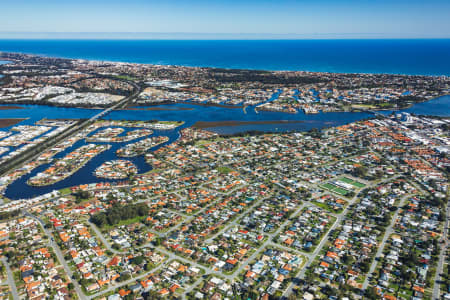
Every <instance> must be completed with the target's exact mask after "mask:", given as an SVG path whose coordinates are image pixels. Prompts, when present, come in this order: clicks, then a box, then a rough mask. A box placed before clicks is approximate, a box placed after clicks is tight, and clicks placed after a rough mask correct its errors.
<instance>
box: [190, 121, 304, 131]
mask: <svg viewBox="0 0 450 300" xmlns="http://www.w3.org/2000/svg"><path fill="white" fill-rule="evenodd" d="M292 123H294V124H295V123H304V121H296V120H274V121H211V122H206V121H197V122H195V124H194V125H192V127H194V128H198V129H204V128H213V127H222V126H231V127H232V126H242V125H267V124H292Z"/></svg>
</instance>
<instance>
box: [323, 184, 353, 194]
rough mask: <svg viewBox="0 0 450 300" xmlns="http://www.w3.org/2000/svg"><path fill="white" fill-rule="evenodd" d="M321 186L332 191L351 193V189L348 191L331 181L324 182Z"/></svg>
mask: <svg viewBox="0 0 450 300" xmlns="http://www.w3.org/2000/svg"><path fill="white" fill-rule="evenodd" d="M320 187H321V188H324V189H326V190H329V191H330V192H333V193H336V194H339V195H342V196H345V195H347V194H348V193H349V191H347V190H346V189H343V188H340V187H338V186H335V185H334V184H331V183H324V184H321V185H320Z"/></svg>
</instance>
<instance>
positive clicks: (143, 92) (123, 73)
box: [0, 53, 450, 113]
mask: <svg viewBox="0 0 450 300" xmlns="http://www.w3.org/2000/svg"><path fill="white" fill-rule="evenodd" d="M0 59H2V60H6V61H12V62H14V64H5V65H0V74H2V75H4V77H3V78H1V79H0V80H1V81H2V83H3V85H2V90H1V91H0V103H4V104H5V103H8V104H19V103H22V104H23V103H27V104H46V105H55V106H65V107H108V106H110V105H111V104H114V103H117V102H118V101H120V100H121V99H123V98H124V97H125V96H127V95H130V94H131V93H132V91H134V90H136V89H137V90H138V92H139V93H138V96H137V97H136V99H134V100H133V101H132V102H130V103H129V104H128V106H129V107H133V106H150V105H157V104H162V103H201V104H209V105H226V106H242V107H244V108H245V107H248V106H251V107H252V108H253V109H255V110H259V111H262V110H268V111H279V112H286V113H297V112H298V111H299V110H302V111H303V112H305V113H317V112H319V111H323V112H333V111H368V110H369V111H370V110H386V109H389V110H391V109H399V108H405V107H408V106H410V105H411V104H413V103H417V102H423V101H427V100H430V99H432V98H436V97H439V96H442V95H447V94H449V91H450V79H449V78H448V77H446V76H440V77H439V76H411V75H387V74H339V73H320V72H293V71H257V70H233V69H217V68H200V67H182V66H159V65H145V64H132V63H116V62H100V61H86V60H73V59H61V58H49V57H41V56H35V55H26V54H17V53H16V54H15V53H0Z"/></svg>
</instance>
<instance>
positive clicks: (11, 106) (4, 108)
mask: <svg viewBox="0 0 450 300" xmlns="http://www.w3.org/2000/svg"><path fill="white" fill-rule="evenodd" d="M10 109H24V107H22V106H18V105H0V110H10Z"/></svg>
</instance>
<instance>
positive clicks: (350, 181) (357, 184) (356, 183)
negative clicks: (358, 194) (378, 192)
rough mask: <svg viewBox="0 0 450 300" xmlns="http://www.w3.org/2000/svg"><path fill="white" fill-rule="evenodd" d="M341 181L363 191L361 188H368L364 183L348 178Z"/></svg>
mask: <svg viewBox="0 0 450 300" xmlns="http://www.w3.org/2000/svg"><path fill="white" fill-rule="evenodd" d="M339 180H340V181H342V182H345V183H348V184H351V185H353V186H354V187H356V188H358V189H361V188H363V187H365V186H366V185H365V184H364V183H361V182H359V181H356V180H353V179H351V178H348V177H342V178H340V179H339Z"/></svg>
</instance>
